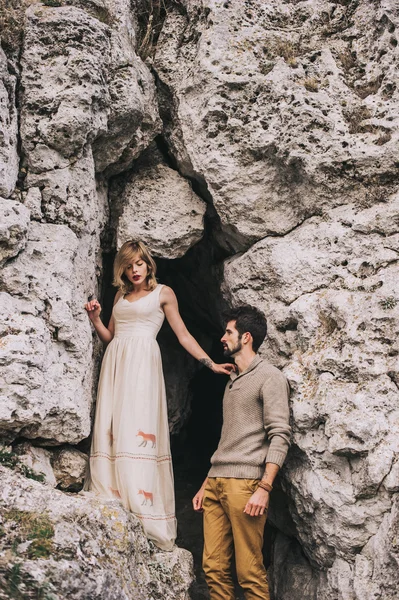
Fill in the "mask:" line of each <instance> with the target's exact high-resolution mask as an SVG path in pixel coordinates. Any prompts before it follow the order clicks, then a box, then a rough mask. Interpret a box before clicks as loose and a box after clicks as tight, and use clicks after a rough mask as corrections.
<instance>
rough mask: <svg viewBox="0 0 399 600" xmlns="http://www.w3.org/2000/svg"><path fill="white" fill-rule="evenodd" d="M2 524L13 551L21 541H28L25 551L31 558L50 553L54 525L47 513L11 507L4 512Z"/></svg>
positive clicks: (41, 556) (46, 556) (42, 556)
mask: <svg viewBox="0 0 399 600" xmlns="http://www.w3.org/2000/svg"><path fill="white" fill-rule="evenodd" d="M3 524H4V528H5V529H8V532H9V536H10V537H11V540H10V546H11V549H12V550H13V552H14V553H16V552H17V548H18V546H19V544H22V543H23V542H30V544H29V546H28V548H27V550H26V553H27V555H28V557H29V558H31V559H37V558H48V557H49V556H50V554H51V553H52V551H53V538H54V527H53V524H52V523H51V521H50V519H49V517H48V515H46V514H42V515H39V514H38V513H35V512H28V511H23V510H17V509H12V510H9V511H7V512H5V513H4V515H3ZM7 525H8V527H7Z"/></svg>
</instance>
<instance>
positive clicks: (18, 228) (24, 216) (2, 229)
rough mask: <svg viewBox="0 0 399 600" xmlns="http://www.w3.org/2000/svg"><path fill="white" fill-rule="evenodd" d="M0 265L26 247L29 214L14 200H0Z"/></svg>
mask: <svg viewBox="0 0 399 600" xmlns="http://www.w3.org/2000/svg"><path fill="white" fill-rule="evenodd" d="M0 219H1V220H0V264H3V263H4V262H5V261H6V260H7V259H9V258H12V257H14V256H16V255H17V254H18V252H20V251H21V250H22V249H23V248H24V247H25V245H26V241H27V234H28V227H29V220H30V212H29V210H27V209H26V208H25V206H23V204H21V203H20V202H16V201H15V200H6V199H4V198H0Z"/></svg>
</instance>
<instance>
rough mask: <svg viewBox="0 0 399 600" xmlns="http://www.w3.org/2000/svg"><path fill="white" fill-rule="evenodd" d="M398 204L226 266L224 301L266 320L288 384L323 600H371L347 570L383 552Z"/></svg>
mask: <svg viewBox="0 0 399 600" xmlns="http://www.w3.org/2000/svg"><path fill="white" fill-rule="evenodd" d="M398 198H399V196H398V194H393V195H392V196H391V197H390V198H389V199H388V200H387V202H386V203H380V204H375V205H374V206H372V207H370V208H362V207H359V206H356V205H353V204H348V205H346V206H343V207H340V208H335V209H332V210H330V211H328V212H326V213H324V215H323V216H322V217H313V218H311V219H308V220H307V221H305V222H304V223H303V224H302V225H301V226H299V227H297V228H296V229H295V230H293V231H292V232H290V233H289V234H287V235H285V236H281V237H271V236H268V237H266V238H264V239H263V240H261V241H260V242H258V243H257V244H255V245H254V246H252V247H251V249H250V250H248V251H247V252H246V253H244V254H242V255H238V256H236V257H233V258H231V259H229V260H228V261H227V262H226V263H225V270H224V278H225V282H224V294H225V297H226V299H227V300H228V301H229V302H230V303H233V304H238V303H245V302H247V303H250V304H253V305H255V306H258V307H259V308H260V309H261V310H263V311H264V312H265V314H266V315H267V317H268V328H269V331H268V338H267V341H266V343H265V344H264V345H263V348H262V353H263V354H264V356H265V357H266V358H268V359H269V360H271V361H272V362H273V363H275V364H277V365H279V366H280V367H284V371H285V373H286V375H287V377H288V378H289V381H290V384H291V389H292V394H291V406H292V416H293V431H294V440H293V441H294V446H293V449H292V450H291V454H290V458H289V460H288V462H287V465H286V469H285V477H284V487H285V489H286V491H287V493H288V494H289V496H290V497H291V512H292V515H293V518H294V521H295V523H296V526H297V531H298V534H297V535H298V538H299V540H300V542H301V544H302V546H303V548H304V550H305V553H306V555H307V556H308V557H309V558H310V559H311V562H312V563H317V564H318V565H319V568H320V571H321V572H325V573H326V574H327V578H325V577H323V576H322V573H320V578H319V583H318V586H319V587H318V594H319V595H318V596H317V597H323V598H326V599H328V600H329V599H330V598H331V600H332V599H333V598H337V597H342V598H344V597H345V598H348V599H349V598H356V600H357V599H358V598H359V600H360V598H363V597H364V598H368V596H362V595H359V596H356V595H355V592H354V581H355V577H356V576H355V570H354V563H355V559H356V557H357V555H358V554H359V553H360V555H362V553H363V552H365V551H366V550H365V549H366V548H368V547H369V546H368V545H369V544H371V543H372V542H371V541H370V540H372V539H374V536H377V535H378V538H375V539H378V540H379V543H380V544H381V545H382V546H384V545H388V544H389V543H391V542H389V540H388V539H386V537H385V538H384V536H386V528H384V526H383V525H382V524H383V523H385V522H386V520H387V519H388V515H389V514H390V512H391V510H392V502H393V496H392V492H393V491H394V490H395V489H396V486H397V483H396V484H395V482H394V480H393V479H394V475H392V473H393V474H394V473H395V469H396V466H395V465H396V461H397V458H398V455H399V445H398V439H399V429H398V414H399V394H398V386H397V381H398V370H399V365H398V361H397V356H398V347H397V343H398V342H397V340H398V333H399V312H398V310H399V302H398V299H397V291H396V283H395V282H396V281H397V279H398V275H399V269H398V264H397V256H398V250H399V247H398V244H399V235H398V228H397V222H396V218H395V217H393V215H395V214H397V210H398ZM390 215H392V218H391V216H390ZM396 470H397V469H396ZM389 478H390V479H389ZM385 479H386V487H385V486H384V484H383V482H384V480H385ZM383 540H384V541H383ZM373 547H374V548H375V546H373ZM362 549H363V550H362ZM356 560H357V559H356ZM360 560H361V559H359V561H360ZM375 560H378V559H377V558H376V559H375ZM384 560H388V559H385V558H384ZM361 564H363V563H361ZM359 568H360V567H359ZM367 568H368V571H367V572H369V573H371V572H372V569H373V566H372V565H369V566H368V567H367ZM280 576H281V575H280ZM370 577H371V575H370ZM377 579H378V578H377ZM356 585H358V584H356ZM376 585H377V587H378V586H381V585H382V578H381V579H378V583H377V584H376ZM391 585H393V584H392V580H389V582H388V580H387V582H386V588H387V590H388V589H389V590H390V589H391V588H390V587H389V586H391ZM381 589H384V588H381ZM302 593H304V592H302ZM390 593H391V592H390ZM384 597H385V596H384ZM391 597H392V598H393V597H394V596H389V595H387V598H391Z"/></svg>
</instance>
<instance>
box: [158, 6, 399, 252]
mask: <svg viewBox="0 0 399 600" xmlns="http://www.w3.org/2000/svg"><path fill="white" fill-rule="evenodd" d="M184 7H185V10H181V9H180V7H179V6H177V5H176V6H172V7H171V8H170V10H168V12H167V16H166V20H165V24H164V27H163V29H162V32H161V35H160V38H159V40H158V43H157V49H156V55H155V62H154V66H155V69H156V72H157V75H158V77H159V80H160V84H159V90H160V97H161V103H160V106H161V114H162V117H163V120H164V124H165V133H166V136H167V139H168V142H169V144H170V148H171V150H172V152H173V154H174V156H175V158H176V160H177V162H178V164H179V167H180V169H181V171H182V172H183V173H185V174H187V175H190V176H191V177H195V178H197V179H198V181H202V182H203V183H204V184H205V185H206V186H207V189H208V190H209V192H210V195H211V196H212V198H213V202H214V205H215V208H216V210H217V212H218V214H219V216H220V219H221V224H222V228H223V231H224V233H225V236H226V237H227V238H228V240H229V242H230V245H231V246H232V249H233V250H235V251H238V250H243V249H246V248H248V247H249V246H250V245H251V244H253V243H254V242H256V241H257V240H260V239H262V238H263V237H265V236H266V235H269V234H273V235H283V234H285V233H287V232H289V231H290V230H291V229H293V228H294V227H296V226H298V225H299V224H300V223H301V222H302V221H303V220H304V219H305V218H308V217H309V216H310V215H312V214H316V213H320V211H323V210H325V209H328V208H331V207H334V206H337V205H340V204H343V203H349V202H362V201H364V200H365V199H367V200H368V201H369V202H373V198H377V197H378V195H379V194H380V193H381V184H386V183H388V182H390V183H391V184H392V183H393V182H394V181H395V180H396V178H397V169H398V165H397V161H396V150H395V148H396V138H397V135H398V133H397V125H396V124H395V123H397V114H396V110H395V106H396V105H397V102H398V93H399V92H398V90H397V86H396V84H395V79H396V75H395V72H396V59H395V55H396V49H395V47H396V41H395V39H394V38H395V34H394V31H395V27H396V25H397V18H398V16H397V12H396V9H395V8H394V7H393V6H392V5H391V4H390V3H384V5H381V6H380V5H377V4H375V3H372V4H370V3H369V2H367V1H366V0H362V1H360V2H357V3H356V4H354V3H349V4H348V3H342V2H341V3H336V4H328V3H326V2H325V1H324V0H316V1H315V2H308V3H304V2H295V3H282V2H280V1H279V0H272V1H271V2H268V3H265V2H262V1H261V0H250V1H249V2H246V3H245V7H243V5H242V1H241V0H228V2H214V1H213V0H186V1H185V2H184Z"/></svg>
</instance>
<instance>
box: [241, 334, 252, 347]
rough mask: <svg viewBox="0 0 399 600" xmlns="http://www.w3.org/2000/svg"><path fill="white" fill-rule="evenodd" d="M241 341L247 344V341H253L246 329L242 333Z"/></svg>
mask: <svg viewBox="0 0 399 600" xmlns="http://www.w3.org/2000/svg"><path fill="white" fill-rule="evenodd" d="M242 341H243V343H244V344H249V343H251V342H253V338H252V335H251V334H250V333H249V331H246V332H245V333H243V335H242Z"/></svg>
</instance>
